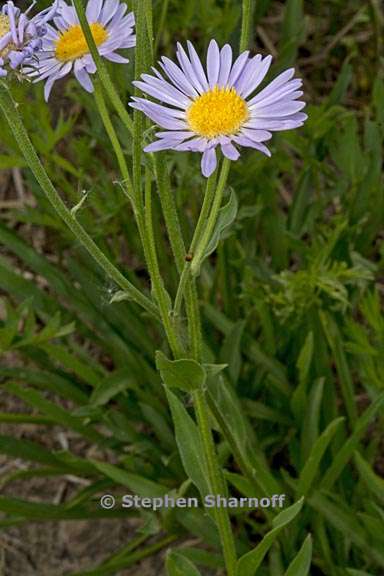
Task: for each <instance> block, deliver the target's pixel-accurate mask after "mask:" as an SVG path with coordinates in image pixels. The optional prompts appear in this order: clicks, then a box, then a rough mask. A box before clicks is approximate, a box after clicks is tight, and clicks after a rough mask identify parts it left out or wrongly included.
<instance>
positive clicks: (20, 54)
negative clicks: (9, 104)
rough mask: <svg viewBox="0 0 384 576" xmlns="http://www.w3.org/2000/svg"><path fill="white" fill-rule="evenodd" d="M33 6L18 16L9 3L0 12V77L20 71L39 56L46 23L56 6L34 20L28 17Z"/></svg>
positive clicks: (17, 9)
mask: <svg viewBox="0 0 384 576" xmlns="http://www.w3.org/2000/svg"><path fill="white" fill-rule="evenodd" d="M33 6H34V3H33V4H31V6H30V7H29V8H28V10H26V12H21V10H20V9H19V8H16V6H15V5H14V3H13V2H12V1H8V2H7V3H6V4H4V5H3V6H2V8H1V11H0V77H4V76H7V74H8V72H9V70H16V69H17V68H20V67H21V66H22V65H23V64H24V62H25V61H26V60H29V59H30V58H32V57H33V55H34V54H35V53H36V52H38V51H39V50H40V49H41V47H42V44H43V40H42V39H43V37H44V35H45V34H46V32H47V26H46V23H47V22H48V20H50V19H51V18H53V16H54V14H55V12H56V9H57V2H55V3H54V4H53V6H51V7H50V8H48V9H46V10H43V11H42V12H40V13H39V14H37V15H36V16H34V17H33V18H31V19H30V18H29V17H28V14H29V12H30V10H31V9H32V8H33Z"/></svg>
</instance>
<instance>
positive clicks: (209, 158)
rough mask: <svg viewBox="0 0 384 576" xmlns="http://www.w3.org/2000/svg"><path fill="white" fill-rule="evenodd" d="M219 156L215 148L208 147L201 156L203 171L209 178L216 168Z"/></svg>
mask: <svg viewBox="0 0 384 576" xmlns="http://www.w3.org/2000/svg"><path fill="white" fill-rule="evenodd" d="M216 166H217V158H216V150H215V148H208V149H207V150H205V151H204V152H203V156H202V158H201V172H202V173H203V176H205V177H206V178H209V177H210V176H211V174H213V172H214V171H215V170H216Z"/></svg>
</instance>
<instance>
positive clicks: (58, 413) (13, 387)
mask: <svg viewBox="0 0 384 576" xmlns="http://www.w3.org/2000/svg"><path fill="white" fill-rule="evenodd" d="M6 389H7V390H9V391H10V392H12V394H15V395H16V396H18V397H19V398H21V399H22V400H24V402H26V403H27V404H29V405H30V406H33V407H34V408H36V409H37V410H39V411H40V412H41V413H42V414H44V415H45V416H48V417H49V418H52V419H53V420H54V421H55V422H56V424H60V425H61V426H64V427H66V428H70V429H72V430H75V431H76V432H78V433H79V434H81V435H83V436H85V437H86V438H88V439H89V440H90V441H91V442H95V443H97V444H101V445H104V444H107V443H108V440H107V438H106V437H104V436H102V435H101V434H100V433H99V432H98V431H97V430H95V429H94V428H92V427H91V426H85V425H84V424H83V422H82V420H81V419H80V418H78V417H75V416H72V414H70V413H69V412H68V411H67V410H65V409H64V408H63V407H62V406H59V405H58V404H54V403H53V402H51V401H50V400H47V399H46V398H44V396H43V395H42V394H40V392H37V391H36V390H33V389H31V388H23V387H22V386H19V385H18V384H14V383H8V384H6Z"/></svg>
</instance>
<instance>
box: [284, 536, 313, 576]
mask: <svg viewBox="0 0 384 576" xmlns="http://www.w3.org/2000/svg"><path fill="white" fill-rule="evenodd" d="M311 560H312V538H311V535H310V534H308V536H307V537H306V539H305V540H304V543H303V545H302V547H301V548H300V550H299V552H298V553H297V555H296V556H295V558H294V559H293V560H292V562H291V563H290V565H289V566H288V569H287V571H286V572H285V574H284V576H307V574H309V569H310V567H311Z"/></svg>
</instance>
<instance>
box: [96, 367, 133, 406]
mask: <svg viewBox="0 0 384 576" xmlns="http://www.w3.org/2000/svg"><path fill="white" fill-rule="evenodd" d="M129 388H136V382H135V380H134V378H132V375H131V373H130V372H129V371H128V370H125V369H123V370H118V371H116V372H115V373H114V374H111V376H106V377H105V378H104V379H103V380H102V381H101V382H100V384H99V385H98V386H97V387H96V388H95V389H94V390H93V392H92V394H91V397H90V404H92V406H104V405H105V404H108V402H109V401H110V400H111V399H112V398H114V396H117V394H120V392H124V390H128V389H129Z"/></svg>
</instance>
